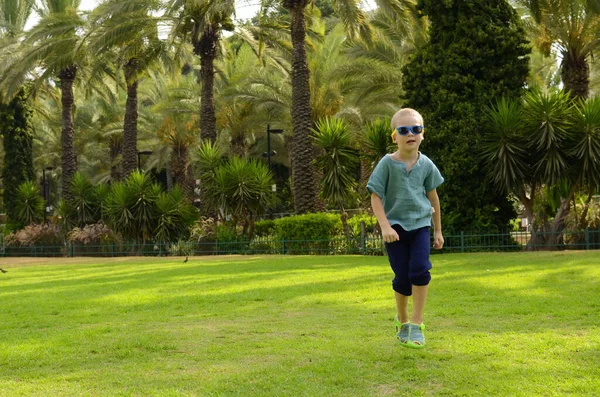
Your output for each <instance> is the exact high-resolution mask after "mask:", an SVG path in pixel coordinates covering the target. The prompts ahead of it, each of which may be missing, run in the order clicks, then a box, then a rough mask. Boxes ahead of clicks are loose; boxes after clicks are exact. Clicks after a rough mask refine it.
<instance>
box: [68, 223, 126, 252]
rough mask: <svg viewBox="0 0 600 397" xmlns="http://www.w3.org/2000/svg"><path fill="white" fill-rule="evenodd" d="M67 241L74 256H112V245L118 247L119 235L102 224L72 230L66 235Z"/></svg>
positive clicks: (120, 239) (119, 242) (120, 240)
mask: <svg viewBox="0 0 600 397" xmlns="http://www.w3.org/2000/svg"><path fill="white" fill-rule="evenodd" d="M67 240H68V241H69V242H71V244H73V253H74V254H75V255H94V254H96V255H101V256H105V255H112V254H114V244H118V245H120V244H121V242H122V241H123V239H122V237H121V235H120V234H119V233H116V232H115V231H113V230H112V229H111V228H110V227H108V226H106V225H105V224H104V223H102V222H98V223H94V224H91V225H86V226H84V227H83V228H78V227H76V228H74V229H73V230H71V232H69V234H68V235H67Z"/></svg>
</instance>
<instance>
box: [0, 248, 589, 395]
mask: <svg viewBox="0 0 600 397" xmlns="http://www.w3.org/2000/svg"><path fill="white" fill-rule="evenodd" d="M432 260H433V263H434V270H433V277H434V278H433V281H432V284H431V289H430V295H429V299H428V304H427V307H426V316H425V319H426V325H427V346H426V347H425V349H423V350H416V351H415V350H411V349H406V348H403V347H401V346H399V345H398V344H397V342H396V340H395V338H394V331H393V317H394V303H393V295H392V291H391V283H390V281H391V270H390V269H389V266H388V264H387V259H386V258H384V257H350V256H328V257H322V256H321V257H310V256H302V257H246V256H241V257H217V258H191V259H190V261H189V262H188V263H186V264H184V263H182V261H181V259H180V258H167V259H164V258H162V259H160V258H118V259H106V260H105V259H84V258H72V259H62V260H61V262H62V263H63V264H62V265H57V264H52V265H49V266H48V265H33V266H27V265H26V264H25V263H21V264H14V262H13V264H11V262H10V261H9V260H8V259H3V260H2V261H1V262H0V267H3V268H7V269H8V270H9V272H8V273H6V274H0V302H1V311H0V396H11V397H13V396H19V395H23V396H53V397H54V396H74V395H85V396H213V395H214V396H220V395H223V396H235V395H239V396H249V395H251V396H271V395H278V396H286V395H287V396H408V395H411V396H564V395H573V396H584V395H589V396H592V395H597V393H598V390H600V365H599V363H600V332H599V330H600V327H599V323H598V321H599V317H598V315H599V313H600V255H599V253H598V252H550V253H549V252H544V253H512V254H506V253H504V254H495V253H486V254H462V255H461V254H448V255H436V256H433V257H432ZM48 261H50V260H48ZM65 261H67V262H66V264H64V263H65ZM54 263H58V262H54Z"/></svg>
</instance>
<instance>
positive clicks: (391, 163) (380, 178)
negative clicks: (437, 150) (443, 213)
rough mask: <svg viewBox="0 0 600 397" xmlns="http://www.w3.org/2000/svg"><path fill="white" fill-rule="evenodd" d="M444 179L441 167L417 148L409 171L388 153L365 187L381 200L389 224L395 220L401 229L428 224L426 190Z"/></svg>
mask: <svg viewBox="0 0 600 397" xmlns="http://www.w3.org/2000/svg"><path fill="white" fill-rule="evenodd" d="M443 182H444V178H443V177H442V175H441V174H440V171H439V170H438V168H437V167H436V166H435V164H434V163H433V161H431V160H430V159H429V158H428V157H427V156H425V155H424V154H422V153H420V152H419V159H418V160H417V162H416V163H415V165H414V166H413V168H412V169H411V170H410V171H406V165H405V163H404V162H402V161H397V160H394V159H393V158H392V156H391V155H389V154H388V155H386V156H384V157H383V158H382V159H381V160H380V161H379V163H378V164H377V166H376V167H375V169H374V170H373V173H372V174H371V177H370V178H369V182H368V183H367V190H368V191H369V193H375V194H377V196H379V197H380V198H381V200H382V202H383V209H384V211H385V215H386V217H387V219H388V221H389V222H390V225H394V224H398V225H400V226H402V228H403V229H404V230H407V231H409V230H416V229H419V228H422V227H425V226H429V227H431V214H432V212H431V203H430V202H429V199H428V198H427V192H430V191H432V190H434V189H435V188H437V187H438V186H439V185H441V184H442V183H443Z"/></svg>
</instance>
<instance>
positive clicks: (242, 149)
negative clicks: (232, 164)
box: [231, 134, 247, 158]
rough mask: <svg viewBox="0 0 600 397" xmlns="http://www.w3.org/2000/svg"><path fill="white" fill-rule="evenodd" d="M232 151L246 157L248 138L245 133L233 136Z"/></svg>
mask: <svg viewBox="0 0 600 397" xmlns="http://www.w3.org/2000/svg"><path fill="white" fill-rule="evenodd" d="M231 151H232V153H233V154H234V155H236V156H238V157H241V158H245V157H246V155H247V150H246V138H245V137H244V135H242V134H240V135H235V136H234V135H232V136H231Z"/></svg>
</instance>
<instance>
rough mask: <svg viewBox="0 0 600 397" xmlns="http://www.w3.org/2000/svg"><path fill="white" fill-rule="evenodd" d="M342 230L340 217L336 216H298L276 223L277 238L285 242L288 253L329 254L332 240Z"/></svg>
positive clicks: (285, 249)
mask: <svg viewBox="0 0 600 397" xmlns="http://www.w3.org/2000/svg"><path fill="white" fill-rule="evenodd" d="M341 229H342V221H341V219H340V216H339V215H334V214H324V213H317V214H305V215H296V216H290V217H287V218H281V219H277V220H276V221H275V236H276V238H277V239H279V240H284V241H285V247H284V248H283V251H285V252H286V253H328V252H329V250H330V244H329V242H330V240H331V238H332V237H333V236H335V235H336V234H338V233H340V231H341Z"/></svg>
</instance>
